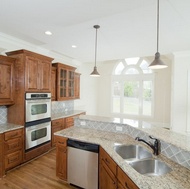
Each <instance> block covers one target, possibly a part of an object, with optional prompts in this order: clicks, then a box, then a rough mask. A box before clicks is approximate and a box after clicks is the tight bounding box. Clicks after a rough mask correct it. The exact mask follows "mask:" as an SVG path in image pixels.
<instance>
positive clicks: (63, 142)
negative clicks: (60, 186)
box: [56, 136, 67, 180]
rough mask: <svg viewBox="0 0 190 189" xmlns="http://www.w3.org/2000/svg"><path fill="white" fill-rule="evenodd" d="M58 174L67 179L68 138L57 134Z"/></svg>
mask: <svg viewBox="0 0 190 189" xmlns="http://www.w3.org/2000/svg"><path fill="white" fill-rule="evenodd" d="M56 175H57V177H59V178H60V179H63V180H67V138H64V137H60V136H56Z"/></svg>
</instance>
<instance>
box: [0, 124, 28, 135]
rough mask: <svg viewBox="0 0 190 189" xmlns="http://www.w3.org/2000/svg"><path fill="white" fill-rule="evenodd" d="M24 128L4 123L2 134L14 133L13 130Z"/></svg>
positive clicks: (0, 125)
mask: <svg viewBox="0 0 190 189" xmlns="http://www.w3.org/2000/svg"><path fill="white" fill-rule="evenodd" d="M23 127H24V126H22V125H16V124H13V123H3V124H0V133H5V132H7V131H12V130H15V129H20V128H23Z"/></svg>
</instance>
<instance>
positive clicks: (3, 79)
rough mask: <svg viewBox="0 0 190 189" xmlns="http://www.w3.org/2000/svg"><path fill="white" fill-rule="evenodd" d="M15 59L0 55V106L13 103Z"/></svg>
mask: <svg viewBox="0 0 190 189" xmlns="http://www.w3.org/2000/svg"><path fill="white" fill-rule="evenodd" d="M15 61H16V60H15V59H14V58H10V57H6V56H3V55H0V105H11V104H13V103H14V89H15V87H14V78H13V76H14V75H13V74H14V64H15Z"/></svg>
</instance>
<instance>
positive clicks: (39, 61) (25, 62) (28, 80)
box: [6, 50, 53, 92]
mask: <svg viewBox="0 0 190 189" xmlns="http://www.w3.org/2000/svg"><path fill="white" fill-rule="evenodd" d="M6 54H7V55H8V56H11V57H14V58H17V64H16V65H17V71H18V72H17V75H16V77H17V81H18V82H22V84H23V87H24V89H25V92H50V91H51V62H52V60H53V59H52V58H50V57H47V56H43V55H40V54H37V53H34V52H30V51H27V50H18V51H13V52H8V53H6ZM19 72H20V73H22V74H20V73H19Z"/></svg>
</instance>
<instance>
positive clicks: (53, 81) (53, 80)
mask: <svg viewBox="0 0 190 189" xmlns="http://www.w3.org/2000/svg"><path fill="white" fill-rule="evenodd" d="M56 83H57V79H56V67H52V69H51V100H52V101H54V100H56V94H57V90H56Z"/></svg>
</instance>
